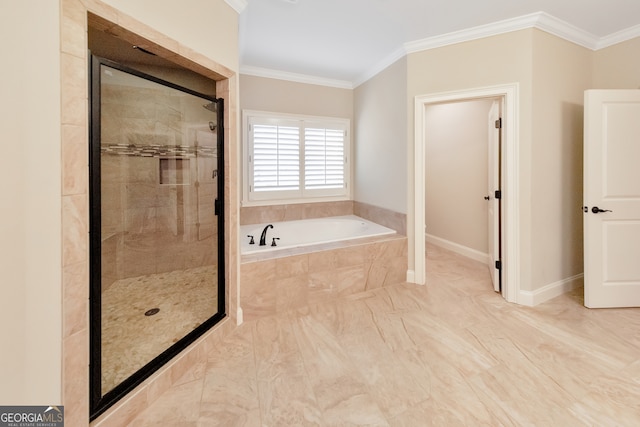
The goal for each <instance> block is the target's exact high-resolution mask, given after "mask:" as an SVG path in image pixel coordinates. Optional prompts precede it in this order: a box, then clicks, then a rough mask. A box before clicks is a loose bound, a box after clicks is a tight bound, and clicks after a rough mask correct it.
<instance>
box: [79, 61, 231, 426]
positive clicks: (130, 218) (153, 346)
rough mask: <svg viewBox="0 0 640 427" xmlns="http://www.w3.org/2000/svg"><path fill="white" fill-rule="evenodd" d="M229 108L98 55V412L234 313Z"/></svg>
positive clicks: (94, 223)
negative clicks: (227, 216)
mask: <svg viewBox="0 0 640 427" xmlns="http://www.w3.org/2000/svg"><path fill="white" fill-rule="evenodd" d="M222 117H223V100H222V99H217V98H215V97H212V96H207V95H204V94H201V93H198V92H195V91H193V90H190V89H187V88H184V87H181V86H178V85H176V84H173V83H169V82H167V81H164V80H161V79H159V78H156V77H153V76H150V75H148V74H145V73H142V72H139V71H137V70H135V69H132V68H129V67H127V66H123V65H121V64H119V63H116V62H113V61H111V60H107V59H104V58H99V57H97V56H93V57H92V64H91V126H90V129H91V130H90V140H91V150H90V153H91V154H90V186H91V200H90V223H91V229H90V242H91V250H90V254H91V262H90V276H91V283H90V286H91V289H90V317H91V358H90V378H91V416H92V418H95V417H96V416H97V415H99V414H100V413H101V412H103V411H104V410H105V409H106V408H108V407H109V406H110V405H112V404H113V403H115V402H116V401H117V400H118V399H119V398H121V397H122V396H123V395H124V394H126V393H127V392H128V391H130V390H131V389H133V388H134V387H135V386H136V385H138V384H139V383H141V382H142V381H143V380H144V379H145V378H147V377H148V376H149V375H151V374H152V373H153V372H155V371H156V370H157V369H158V368H159V367H160V366H162V365H163V364H164V363H166V362H167V361H168V360H170V359H171V358H172V357H173V356H175V355H176V354H177V353H179V352H180V351H181V350H182V349H184V348H185V347H186V346H187V345H189V344H190V343H191V342H193V341H194V340H195V339H196V338H198V337H199V336H200V335H202V334H203V333H204V332H205V331H206V330H208V329H209V328H211V327H212V326H213V325H214V324H215V323H217V322H218V321H220V320H221V319H222V318H223V317H224V316H225V298H224V296H225V292H224V226H223V224H224V223H223V221H224V218H223V211H224V210H223V209H222V201H223V200H224V197H223V190H224V183H223V177H224V173H223V164H224V161H223V154H224V153H223V146H224V145H223V141H224V137H223V126H222V123H223V121H222Z"/></svg>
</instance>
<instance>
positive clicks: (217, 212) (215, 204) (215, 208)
mask: <svg viewBox="0 0 640 427" xmlns="http://www.w3.org/2000/svg"><path fill="white" fill-rule="evenodd" d="M220 209H222V203H220V200H219V199H216V200H215V201H214V202H213V211H214V214H215V215H216V216H218V215H220Z"/></svg>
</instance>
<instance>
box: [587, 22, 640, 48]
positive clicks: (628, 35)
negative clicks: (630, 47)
mask: <svg viewBox="0 0 640 427" xmlns="http://www.w3.org/2000/svg"><path fill="white" fill-rule="evenodd" d="M636 37H640V25H636V26H635V27H631V28H627V29H626V30H622V31H618V32H617V33H613V34H609V35H608V36H606V37H602V38H601V39H600V40H599V41H598V43H597V44H596V50H600V49H604V48H607V47H609V46H613V45H614V44H618V43H622V42H626V41H627V40H631V39H635V38H636Z"/></svg>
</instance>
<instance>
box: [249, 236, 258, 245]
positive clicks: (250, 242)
mask: <svg viewBox="0 0 640 427" xmlns="http://www.w3.org/2000/svg"><path fill="white" fill-rule="evenodd" d="M247 237H250V238H251V240H249V244H250V245H255V244H256V242H254V241H253V236H252V235H250V234H247Z"/></svg>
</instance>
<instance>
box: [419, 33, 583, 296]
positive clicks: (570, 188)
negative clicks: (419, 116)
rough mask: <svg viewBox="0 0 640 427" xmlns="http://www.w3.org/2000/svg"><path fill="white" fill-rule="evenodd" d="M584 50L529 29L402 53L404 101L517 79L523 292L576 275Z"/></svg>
mask: <svg viewBox="0 0 640 427" xmlns="http://www.w3.org/2000/svg"><path fill="white" fill-rule="evenodd" d="M591 55H592V53H591V52H590V51H589V50H587V49H585V48H582V47H579V46H578V45H575V44H572V43H569V42H567V41H564V40H562V39H559V38H557V37H554V36H551V35H549V34H547V33H545V32H542V31H540V30H536V29H528V30H522V31H517V32H513V33H508V34H504V35H500V36H495V37H489V38H485V39H481V40H476V41H471V42H467V43H461V44H457V45H453V46H448V47H444V48H440V49H433V50H429V51H425V52H419V53H415V54H411V55H410V56H409V81H408V86H409V101H410V102H411V103H412V102H413V100H412V98H413V96H415V95H424V94H433V93H438V92H445V91H454V90H463V89H468V88H479V87H484V86H490V85H495V84H507V83H513V82H517V83H519V88H520V91H519V97H520V98H519V100H520V102H519V110H520V111H519V119H520V120H519V123H518V125H519V133H518V141H517V143H518V149H519V163H520V164H519V170H518V171H517V173H518V191H519V196H520V206H519V219H520V230H519V232H520V246H519V248H518V249H519V251H520V261H521V263H520V268H521V276H520V289H521V290H524V291H535V290H537V289H540V288H542V287H544V286H547V285H550V284H554V283H556V282H559V281H562V280H565V279H567V278H569V277H572V276H574V275H577V274H579V273H581V272H582V267H581V265H582V234H581V229H582V216H581V214H580V211H579V208H580V206H581V199H582V189H581V188H582V187H581V179H582V178H581V177H582V154H581V153H582V130H581V129H582V107H581V106H582V97H583V92H584V90H586V89H588V88H589V87H590V84H591V75H592V74H591V64H592V62H591V61H592V57H591ZM409 121H410V125H409V129H411V130H412V129H413V120H412V119H410V120H409ZM410 141H411V140H410ZM410 145H411V143H410ZM411 160H413V159H411ZM410 165H411V163H410ZM411 185H412V183H411V182H410V187H411ZM412 192H413V189H412V188H410V189H409V193H410V194H411V193H412ZM411 223H412V222H411V221H409V224H411Z"/></svg>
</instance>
